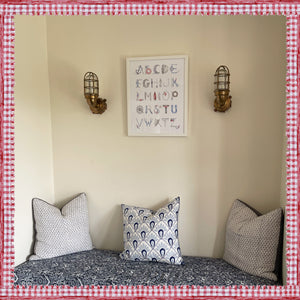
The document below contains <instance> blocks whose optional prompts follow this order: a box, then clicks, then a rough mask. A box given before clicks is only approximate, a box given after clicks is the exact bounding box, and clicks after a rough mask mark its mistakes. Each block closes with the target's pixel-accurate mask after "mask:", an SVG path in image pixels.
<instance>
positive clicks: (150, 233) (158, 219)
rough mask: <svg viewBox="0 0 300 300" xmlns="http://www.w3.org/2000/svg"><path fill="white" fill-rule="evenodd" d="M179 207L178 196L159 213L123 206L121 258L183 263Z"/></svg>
mask: <svg viewBox="0 0 300 300" xmlns="http://www.w3.org/2000/svg"><path fill="white" fill-rule="evenodd" d="M179 207H180V198H179V197H177V198H175V199H174V200H173V201H172V202H171V203H169V204H167V205H165V206H164V207H162V208H160V209H159V210H158V211H152V210H150V209H147V208H141V207H136V206H129V205H125V204H122V211H123V240H124V251H123V252H122V253H121V254H120V257H121V258H122V259H127V260H135V261H155V262H156V261H157V262H164V263H169V264H177V265H178V264H181V263H182V262H183V260H182V256H181V251H180V246H179V240H178V213H179Z"/></svg>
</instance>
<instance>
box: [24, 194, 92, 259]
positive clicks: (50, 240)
mask: <svg viewBox="0 0 300 300" xmlns="http://www.w3.org/2000/svg"><path fill="white" fill-rule="evenodd" d="M32 206H33V215H34V221H35V229H36V240H35V246H34V255H31V256H30V257H29V259H30V260H37V259H43V258H51V257H55V256H60V255H65V254H69V253H73V252H79V251H85V250H91V249H92V248H93V245H92V240H91V237H90V233H89V219H88V206H87V198H86V195H85V194H84V193H82V194H80V195H78V196H76V197H75V198H74V199H72V200H71V201H70V202H68V203H67V204H66V205H65V206H64V207H63V208H62V209H61V210H60V209H58V208H57V207H55V206H53V205H51V204H49V203H47V202H45V201H43V200H40V199H37V198H34V199H33V200H32Z"/></svg>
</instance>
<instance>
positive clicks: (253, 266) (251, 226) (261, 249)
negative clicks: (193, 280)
mask: <svg viewBox="0 0 300 300" xmlns="http://www.w3.org/2000/svg"><path fill="white" fill-rule="evenodd" d="M282 216H283V211H282V209H281V208H278V209H276V210H273V211H271V212H269V213H267V214H265V215H261V214H260V213H258V212H257V211H256V210H254V209H253V208H251V207H250V206H249V205H247V204H245V203H244V202H242V201H240V200H236V201H235V202H234V203H233V205H232V208H231V210H230V213H229V217H228V220H227V225H226V240H225V252H224V256H223V259H224V260H225V261H227V262H228V263H230V264H232V265H233V266H235V267H237V268H239V269H241V270H243V271H245V272H248V273H250V274H252V275H256V276H260V277H264V278H268V279H271V280H275V281H276V280H277V279H278V278H277V276H276V274H275V269H276V259H277V252H278V250H279V249H278V247H279V246H280V245H281V244H282V243H280V239H282V236H281V235H280V233H281V227H282V220H283V218H282Z"/></svg>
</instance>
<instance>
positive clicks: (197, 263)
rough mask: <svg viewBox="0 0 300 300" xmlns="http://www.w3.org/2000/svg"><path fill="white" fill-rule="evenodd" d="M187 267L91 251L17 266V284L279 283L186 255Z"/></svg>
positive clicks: (220, 261)
mask: <svg viewBox="0 0 300 300" xmlns="http://www.w3.org/2000/svg"><path fill="white" fill-rule="evenodd" d="M183 260H184V265H171V264H164V263H157V262H151V261H149V262H140V261H127V260H122V259H121V258H120V257H119V252H115V251H109V250H97V249H93V250H89V251H83V252H78V253H73V254H68V255H64V256H59V257H55V258H50V259H43V260H36V261H27V262H25V263H23V264H21V265H19V266H17V267H15V272H14V273H15V274H14V284H15V285H21V286H22V285H24V286H32V285H69V286H85V285H100V286H104V285H112V286H115V285H159V286H168V285H171V286H181V285H199V286H211V285H217V286H234V285H237V286H240V285H248V286H252V285H254V286H256V285H261V286H262V285H276V284H278V283H276V282H275V281H272V280H269V279H264V278H261V277H257V276H254V275H250V274H248V273H246V272H243V271H241V270H239V269H237V268H235V267H234V266H232V265H230V264H228V263H227V262H225V261H224V260H223V259H216V258H206V257H192V256H184V257H183Z"/></svg>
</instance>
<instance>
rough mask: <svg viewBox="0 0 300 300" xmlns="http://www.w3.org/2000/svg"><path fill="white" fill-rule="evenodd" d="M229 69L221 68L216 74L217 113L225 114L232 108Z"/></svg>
mask: <svg viewBox="0 0 300 300" xmlns="http://www.w3.org/2000/svg"><path fill="white" fill-rule="evenodd" d="M229 76H230V73H229V69H228V68H227V67H226V66H220V67H219V68H218V69H217V70H216V73H215V95H216V99H215V104H214V107H215V111H220V112H225V111H226V110H227V109H229V108H230V107H231V96H229V92H230V90H229V84H230V81H229Z"/></svg>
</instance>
